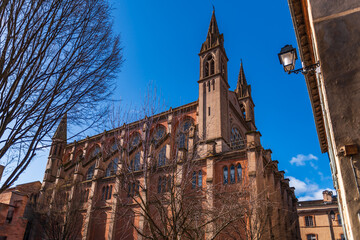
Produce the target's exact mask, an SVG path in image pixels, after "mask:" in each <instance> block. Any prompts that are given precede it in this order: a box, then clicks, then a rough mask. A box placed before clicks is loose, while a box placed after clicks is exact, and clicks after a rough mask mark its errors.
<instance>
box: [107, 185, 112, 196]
mask: <svg viewBox="0 0 360 240" xmlns="http://www.w3.org/2000/svg"><path fill="white" fill-rule="evenodd" d="M111 195H112V185H110V188H109V195H108V198H107V199H111Z"/></svg>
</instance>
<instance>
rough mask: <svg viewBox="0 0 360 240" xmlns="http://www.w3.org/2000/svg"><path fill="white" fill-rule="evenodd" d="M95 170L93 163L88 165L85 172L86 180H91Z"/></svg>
mask: <svg viewBox="0 0 360 240" xmlns="http://www.w3.org/2000/svg"><path fill="white" fill-rule="evenodd" d="M94 171H95V164H93V165H92V166H91V167H89V169H88V171H87V173H86V180H91V179H92V178H93V176H94Z"/></svg>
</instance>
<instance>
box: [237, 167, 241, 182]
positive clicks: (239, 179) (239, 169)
mask: <svg viewBox="0 0 360 240" xmlns="http://www.w3.org/2000/svg"><path fill="white" fill-rule="evenodd" d="M236 175H237V176H236V177H237V182H241V180H242V168H241V165H240V163H239V164H238V165H237V167H236Z"/></svg>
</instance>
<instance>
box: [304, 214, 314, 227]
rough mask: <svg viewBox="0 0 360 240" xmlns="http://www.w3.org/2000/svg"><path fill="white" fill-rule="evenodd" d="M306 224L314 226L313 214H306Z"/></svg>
mask: <svg viewBox="0 0 360 240" xmlns="http://www.w3.org/2000/svg"><path fill="white" fill-rule="evenodd" d="M305 226H307V227H312V226H314V221H313V216H305Z"/></svg>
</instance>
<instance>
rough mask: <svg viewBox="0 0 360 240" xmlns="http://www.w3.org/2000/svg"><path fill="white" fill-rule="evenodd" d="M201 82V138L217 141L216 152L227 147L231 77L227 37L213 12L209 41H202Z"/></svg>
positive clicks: (208, 35)
mask: <svg viewBox="0 0 360 240" xmlns="http://www.w3.org/2000/svg"><path fill="white" fill-rule="evenodd" d="M199 57H200V79H199V81H198V83H199V138H200V140H201V141H204V142H205V143H206V142H210V141H211V142H215V143H216V151H223V150H224V149H226V148H228V142H229V121H228V115H229V114H228V111H229V110H228V89H229V84H228V78H227V61H228V58H227V56H226V52H225V49H224V36H223V34H220V32H219V28H218V25H217V22H216V18H215V11H213V13H212V17H211V21H210V26H209V30H208V33H207V37H206V41H205V42H204V43H203V44H202V46H201V50H200V53H199Z"/></svg>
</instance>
